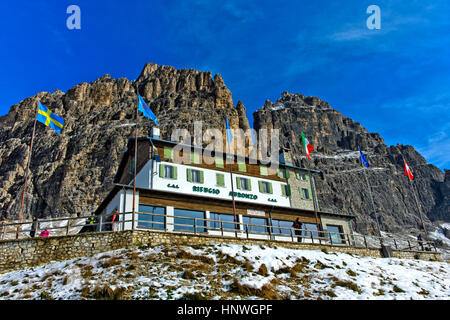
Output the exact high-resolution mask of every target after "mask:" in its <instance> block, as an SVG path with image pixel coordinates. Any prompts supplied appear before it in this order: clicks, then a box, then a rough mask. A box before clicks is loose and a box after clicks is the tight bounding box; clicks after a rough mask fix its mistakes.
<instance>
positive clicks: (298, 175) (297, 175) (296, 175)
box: [295, 172, 300, 180]
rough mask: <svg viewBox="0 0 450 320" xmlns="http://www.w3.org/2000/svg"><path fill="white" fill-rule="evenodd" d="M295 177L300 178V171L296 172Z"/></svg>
mask: <svg viewBox="0 0 450 320" xmlns="http://www.w3.org/2000/svg"><path fill="white" fill-rule="evenodd" d="M295 177H296V178H297V180H300V173H298V172H296V173H295Z"/></svg>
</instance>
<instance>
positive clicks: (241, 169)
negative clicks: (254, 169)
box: [238, 162, 247, 172]
mask: <svg viewBox="0 0 450 320" xmlns="http://www.w3.org/2000/svg"><path fill="white" fill-rule="evenodd" d="M238 170H239V171H241V172H247V167H246V165H245V162H244V163H242V162H240V163H238Z"/></svg>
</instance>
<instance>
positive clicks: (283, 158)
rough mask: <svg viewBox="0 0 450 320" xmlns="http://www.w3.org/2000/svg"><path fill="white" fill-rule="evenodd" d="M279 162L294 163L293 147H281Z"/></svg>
mask: <svg viewBox="0 0 450 320" xmlns="http://www.w3.org/2000/svg"><path fill="white" fill-rule="evenodd" d="M278 158H279V160H278V161H279V162H280V163H285V164H290V165H292V158H291V149H289V148H285V147H281V148H280V153H279V157H278Z"/></svg>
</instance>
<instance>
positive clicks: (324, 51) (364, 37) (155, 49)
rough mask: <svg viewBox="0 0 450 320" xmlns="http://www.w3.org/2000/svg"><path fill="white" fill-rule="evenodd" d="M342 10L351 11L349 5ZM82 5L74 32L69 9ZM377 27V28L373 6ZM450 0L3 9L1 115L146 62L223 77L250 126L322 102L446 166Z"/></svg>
mask: <svg viewBox="0 0 450 320" xmlns="http://www.w3.org/2000/svg"><path fill="white" fill-rule="evenodd" d="M344 3H345V4H344ZM71 4H76V5H78V6H79V7H80V9H81V30H69V29H68V28H67V27H66V19H67V18H68V17H69V15H68V14H67V13H66V9H67V7H68V6H69V5H71ZM372 4H375V5H378V6H379V7H380V9H381V29H380V30H369V29H368V28H367V26H366V20H367V18H368V17H369V14H367V13H366V9H367V7H368V6H369V5H372ZM449 14H450V2H449V1H446V0H442V1H386V0H383V1H381V0H370V1H364V0H347V1H324V0H315V1H302V0H296V1H264V0H262V1H243V0H241V1H226V0H223V1H212V0H209V1H206V0H196V1H167V0H165V1H135V0H128V1H126V2H124V1H113V0H109V1H80V0H73V1H70V2H67V1H25V2H17V1H15V2H13V1H2V2H1V4H0V28H1V30H2V32H1V33H0V43H1V44H2V50H1V51H0V68H1V74H0V84H1V88H2V90H0V115H3V114H6V113H7V112H8V110H9V108H10V107H11V105H13V104H16V103H18V102H20V100H23V99H25V98H27V97H29V96H32V95H34V94H36V93H37V92H40V91H50V92H53V91H54V90H55V89H60V90H62V91H64V92H65V91H66V90H67V89H69V88H71V87H73V86H74V85H75V84H78V83H81V82H90V81H93V80H95V79H97V78H98V77H100V76H102V75H104V74H106V73H108V74H110V75H111V76H112V77H115V78H119V77H127V78H128V79H130V80H134V79H136V78H137V77H138V75H139V73H140V71H141V69H142V67H143V65H144V64H145V63H146V62H154V63H158V64H164V65H172V66H174V67H176V68H194V69H198V70H202V71H211V72H212V73H213V74H215V73H220V74H221V75H222V76H223V78H224V80H225V83H226V85H227V86H228V88H229V89H230V90H231V92H232V93H233V100H234V103H235V104H236V103H237V101H238V100H241V101H242V102H243V103H244V104H245V106H246V108H247V115H248V117H249V120H251V118H252V113H253V112H254V111H255V110H257V109H258V108H260V107H261V106H262V105H263V104H264V101H265V100H266V99H269V100H271V101H275V100H277V99H278V98H279V97H280V95H281V92H282V91H289V92H294V93H301V94H305V95H310V96H318V97H320V98H321V99H323V100H325V101H328V102H329V103H330V104H331V106H332V107H333V108H335V109H337V110H339V111H340V112H342V113H343V114H344V115H345V116H347V117H350V118H352V119H354V120H355V121H358V122H360V123H361V124H362V125H363V126H364V127H366V128H367V129H368V130H369V131H370V132H378V133H380V134H381V136H382V137H383V138H384V139H385V141H386V143H387V144H388V145H391V144H394V145H395V144H397V143H402V144H411V145H413V146H414V147H415V148H416V149H417V150H418V151H419V152H420V153H422V155H424V156H425V158H426V159H427V161H428V162H429V163H433V164H435V165H436V166H438V167H440V168H441V169H443V168H450V116H449V111H450V32H449V31H450V17H449Z"/></svg>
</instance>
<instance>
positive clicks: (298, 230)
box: [292, 218, 302, 242]
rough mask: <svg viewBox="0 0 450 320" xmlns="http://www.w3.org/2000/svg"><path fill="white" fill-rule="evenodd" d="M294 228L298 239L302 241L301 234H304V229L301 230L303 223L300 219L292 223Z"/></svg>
mask: <svg viewBox="0 0 450 320" xmlns="http://www.w3.org/2000/svg"><path fill="white" fill-rule="evenodd" d="M292 228H294V229H295V230H294V232H295V235H296V236H297V241H298V242H302V237H301V235H302V230H301V228H302V223H301V222H300V220H299V219H298V218H297V219H296V220H295V221H294V223H293V224H292Z"/></svg>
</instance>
